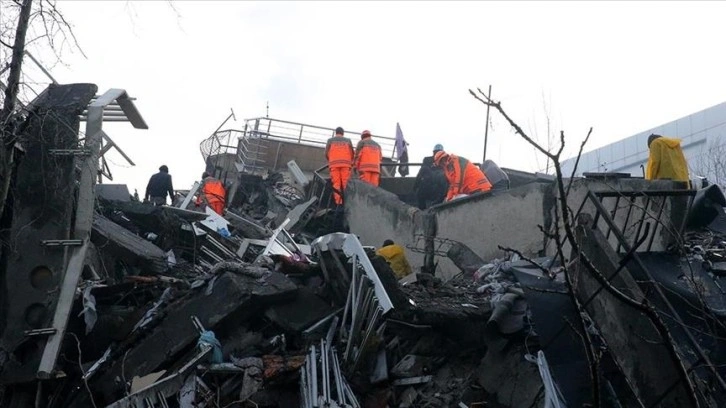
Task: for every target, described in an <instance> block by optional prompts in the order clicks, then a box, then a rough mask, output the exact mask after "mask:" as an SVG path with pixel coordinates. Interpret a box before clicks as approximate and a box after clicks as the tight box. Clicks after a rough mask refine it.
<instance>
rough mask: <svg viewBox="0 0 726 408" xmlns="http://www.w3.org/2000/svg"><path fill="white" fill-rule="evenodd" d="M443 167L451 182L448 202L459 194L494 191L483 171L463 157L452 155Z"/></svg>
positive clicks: (447, 196) (447, 197) (447, 195)
mask: <svg viewBox="0 0 726 408" xmlns="http://www.w3.org/2000/svg"><path fill="white" fill-rule="evenodd" d="M442 167H443V169H444V174H445V175H446V180H448V181H449V192H448V193H447V194H446V201H450V200H451V199H453V198H454V197H455V196H456V195H458V194H474V193H480V192H483V191H489V190H491V189H492V185H491V183H489V180H487V176H485V175H484V173H483V172H482V171H481V169H480V168H479V167H477V166H475V165H474V164H473V163H472V162H470V161H469V160H467V159H465V158H463V157H459V156H456V155H453V154H450V155H449V157H448V159H446V161H445V162H444V163H443V166H442Z"/></svg>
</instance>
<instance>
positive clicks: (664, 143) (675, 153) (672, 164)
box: [645, 134, 689, 182]
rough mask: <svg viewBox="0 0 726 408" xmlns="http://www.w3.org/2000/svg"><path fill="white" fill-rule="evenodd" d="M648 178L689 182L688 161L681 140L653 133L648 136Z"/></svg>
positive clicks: (646, 169) (646, 172) (646, 174)
mask: <svg viewBox="0 0 726 408" xmlns="http://www.w3.org/2000/svg"><path fill="white" fill-rule="evenodd" d="M648 150H649V151H650V153H649V155H648V164H647V165H646V168H645V179H646V180H662V179H667V180H675V181H685V182H688V181H689V178H688V163H686V158H685V157H684V156H683V149H681V140H680V139H674V138H670V137H663V136H661V135H656V134H651V135H650V136H649V137H648Z"/></svg>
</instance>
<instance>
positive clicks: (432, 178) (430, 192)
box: [413, 144, 449, 210]
mask: <svg viewBox="0 0 726 408" xmlns="http://www.w3.org/2000/svg"><path fill="white" fill-rule="evenodd" d="M442 150H444V146H442V145H441V144H437V145H435V146H434V151H433V154H432V155H431V156H427V157H424V159H423V164H422V165H421V167H420V168H419V170H418V174H417V175H416V181H415V182H414V184H413V190H414V192H415V193H416V200H417V201H418V207H419V208H420V209H422V210H425V209H426V208H428V207H430V206H432V205H436V204H440V203H442V202H443V201H444V198H446V192H447V191H448V189H449V182H448V181H446V176H445V175H444V172H443V170H442V169H441V168H439V167H436V166H434V155H435V154H436V152H440V151H442Z"/></svg>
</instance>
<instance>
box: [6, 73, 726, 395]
mask: <svg viewBox="0 0 726 408" xmlns="http://www.w3.org/2000/svg"><path fill="white" fill-rule="evenodd" d="M97 93H98V92H97V88H96V86H95V85H90V84H75V85H52V86H51V87H49V88H48V89H47V90H46V91H45V92H44V93H43V94H41V95H40V96H39V97H38V98H37V99H36V100H35V101H34V102H33V103H32V104H31V106H30V107H29V108H28V109H27V112H26V114H25V116H23V117H22V118H20V119H21V121H22V125H21V126H20V127H19V130H18V132H19V144H18V149H21V150H20V152H19V153H20V158H19V160H18V162H17V165H16V168H15V171H14V175H13V179H12V180H11V184H12V191H13V194H11V196H10V197H9V199H8V203H7V204H6V209H5V213H4V214H3V216H2V223H3V230H2V231H3V251H2V269H1V270H0V273H1V275H0V282H1V285H2V286H1V288H2V293H1V295H0V299H2V306H1V309H0V378H1V384H2V388H1V390H2V406H8V407H27V406H37V407H88V406H94V407H98V406H109V407H177V406H178V407H235V406H237V407H253V406H254V407H292V406H300V407H306V408H308V407H336V406H338V407H538V406H541V407H565V406H571V407H581V406H607V407H630V406H642V407H656V406H657V407H660V406H663V407H684V406H690V407H696V406H704V407H705V406H708V407H719V406H724V405H725V404H726V402H725V400H726V383H725V382H724V370H725V368H724V367H726V354H724V351H725V350H724V345H725V343H724V310H726V307H725V305H724V301H725V300H726V297H725V296H724V295H725V293H724V290H723V287H724V285H723V284H722V283H721V279H722V277H723V276H724V275H725V274H726V216H725V215H724V211H723V207H724V205H726V200H725V199H724V197H723V194H722V193H721V192H720V190H718V188H717V187H715V186H712V187H709V188H707V189H703V190H698V191H696V190H690V189H688V188H686V186H684V185H682V184H679V183H676V182H671V181H652V182H647V181H644V180H642V179H637V178H630V177H627V176H626V175H617V174H588V175H586V176H585V177H583V178H578V179H574V180H571V181H570V180H567V181H566V182H567V183H568V184H567V190H566V194H562V193H563V191H565V190H564V189H559V188H558V186H559V185H560V184H558V183H559V182H561V181H562V180H555V179H553V178H552V177H550V176H546V175H541V174H530V173H525V172H520V171H516V170H512V169H504V171H505V172H507V174H508V176H509V178H510V184H511V185H510V189H509V190H507V191H502V192H497V193H479V194H475V195H472V196H469V197H466V198H462V199H457V200H455V201H452V202H448V203H444V204H440V205H437V206H434V207H431V208H429V209H426V210H420V209H418V208H416V207H415V206H414V205H413V203H414V202H413V197H412V186H413V180H412V178H407V177H393V169H394V168H395V166H397V165H398V164H397V163H395V161H394V160H387V161H386V163H384V167H383V168H384V177H383V178H382V180H381V184H380V187H373V186H371V185H368V184H365V183H363V182H360V181H357V180H351V182H350V183H349V185H348V187H347V189H346V191H345V192H344V194H345V205H344V209H343V211H342V212H341V211H339V210H335V209H334V207H333V206H331V205H330V204H331V200H330V195H331V189H330V185H329V180H328V177H327V173H326V166H325V162H324V154H323V146H324V142H325V139H327V137H329V136H331V135H332V132H333V129H328V128H323V127H318V126H310V125H304V124H298V123H293V122H289V121H280V120H275V119H270V118H256V119H252V120H249V121H246V122H245V127H244V129H243V130H240V131H236V130H219V131H217V132H215V133H214V134H213V135H212V136H211V137H209V138H208V139H206V140H204V141H203V142H202V144H201V150H202V155H203V157H204V165H205V169H206V171H207V172H209V173H211V174H214V175H215V176H216V177H217V178H219V179H221V180H223V181H224V183H225V185H226V186H227V188H228V191H229V194H228V200H227V210H226V212H225V214H217V213H215V212H214V211H212V210H210V209H206V210H204V211H200V210H199V209H197V208H195V206H194V204H193V203H192V200H193V196H194V195H195V194H197V191H196V190H197V189H198V187H199V186H198V184H195V185H194V186H193V187H192V188H191V189H190V190H189V191H183V192H180V193H179V194H178V195H177V197H176V199H175V200H174V203H173V204H172V205H169V206H152V205H149V204H146V203H141V202H139V201H138V200H134V199H133V197H131V196H130V194H129V191H128V189H127V188H126V187H125V186H124V185H113V184H100V183H97V180H100V179H101V178H100V177H101V175H102V174H103V173H104V172H108V169H107V167H105V166H104V165H103V163H104V161H103V158H102V156H103V153H105V152H106V151H108V150H109V149H111V148H113V147H115V144H114V143H113V141H112V140H111V138H110V137H109V135H107V134H106V133H105V132H104V131H103V128H102V124H103V122H104V121H109V120H118V121H128V122H130V123H131V124H132V125H133V126H134V127H136V128H140V129H143V128H146V124H145V122H144V120H143V119H142V117H141V115H140V114H139V112H138V111H137V110H136V108H135V106H134V104H133V98H130V97H129V96H128V95H127V94H126V92H125V91H123V90H118V89H112V90H109V91H107V92H106V93H104V94H101V95H97ZM82 122H85V124H86V128H85V131H84V132H80V126H81V123H82ZM374 137H376V136H374ZM377 138H378V139H379V140H380V142H381V144H382V145H383V146H384V149H388V150H389V151H390V149H391V148H392V146H393V140H392V139H390V138H383V137H377ZM411 165H413V164H411ZM562 206H566V208H568V209H569V211H571V213H572V214H573V215H572V217H571V221H572V224H571V225H569V224H568V226H569V227H571V228H567V227H566V226H565V225H564V223H563V222H562V220H561V219H560V218H559V217H560V215H561V214H562V211H561V209H562ZM558 209H559V211H558ZM569 233H572V235H573V236H572V240H571V241H566V240H563V239H561V237H563V236H565V235H567V234H569ZM386 239H392V240H394V241H395V242H397V243H399V244H402V245H404V246H405V247H406V248H407V250H408V251H407V256H408V258H409V260H410V263H411V264H412V265H413V266H414V267H415V269H416V273H413V274H411V275H409V276H406V277H404V278H403V279H401V280H398V279H397V278H396V276H395V275H394V274H393V272H392V270H391V268H390V266H389V265H388V264H387V263H386V261H385V260H384V259H383V258H381V257H379V256H377V255H376V254H375V248H376V247H377V246H379V245H380V244H381V243H382V242H383V241H384V240H386ZM563 261H565V262H563Z"/></svg>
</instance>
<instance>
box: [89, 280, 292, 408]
mask: <svg viewBox="0 0 726 408" xmlns="http://www.w3.org/2000/svg"><path fill="white" fill-rule="evenodd" d="M207 285H211V286H208V287H207V288H205V290H204V291H200V292H197V293H196V294H195V295H194V296H191V297H190V298H189V299H181V300H179V301H177V302H175V303H174V304H173V305H171V306H170V310H169V311H168V312H167V313H168V316H166V318H165V319H164V320H163V322H161V324H160V325H159V326H158V327H156V328H155V329H153V330H152V331H151V332H150V333H148V334H146V335H143V338H142V339H134V340H132V342H133V343H135V342H140V343H139V344H138V345H135V347H134V348H132V349H130V351H129V352H128V353H125V352H124V353H125V356H124V359H123V360H120V361H117V362H116V363H115V364H114V365H112V366H111V367H109V368H108V369H107V370H106V372H105V373H104V374H102V375H101V376H99V377H98V378H97V379H95V381H94V384H98V386H99V387H100V389H101V390H102V391H101V393H102V394H103V396H104V398H105V401H107V402H108V403H110V402H113V401H114V400H115V399H116V397H118V396H119V393H122V392H123V390H124V389H125V385H124V384H121V383H118V381H117V378H120V375H121V373H122V371H124V373H125V374H124V376H125V377H126V378H131V377H132V376H134V375H146V374H149V373H152V372H155V371H158V369H160V368H162V364H163V363H164V362H166V361H169V360H170V359H172V358H175V356H177V355H178V354H179V353H181V352H183V351H184V350H185V349H186V348H187V347H188V346H189V345H190V344H192V343H193V342H195V341H196V339H197V337H198V336H199V332H198V331H197V329H195V327H194V325H193V324H192V321H191V320H190V317H191V316H196V317H197V318H198V319H199V321H200V322H201V323H202V325H203V326H204V327H205V328H208V329H214V328H215V327H217V325H218V324H220V323H221V322H222V321H224V320H225V319H238V320H244V319H245V318H246V317H248V316H251V315H254V314H255V313H260V311H261V309H262V308H263V307H264V306H265V305H268V304H270V302H274V301H279V300H280V299H281V298H282V299H285V298H290V297H292V296H293V295H294V293H295V290H296V286H295V285H294V284H293V283H292V282H290V281H289V280H287V279H286V278H285V277H284V276H282V275H280V274H277V273H270V274H269V275H267V276H265V277H263V278H261V279H259V280H258V279H254V278H250V277H247V276H243V275H236V274H233V273H223V274H222V275H220V277H219V278H218V279H216V280H213V281H210V282H209V283H208V284H207ZM210 290H211V291H210ZM162 350H163V352H162Z"/></svg>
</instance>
